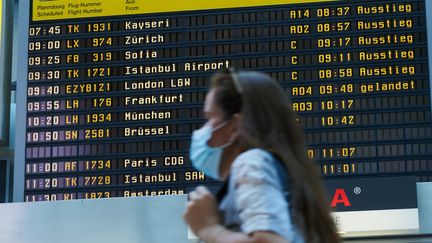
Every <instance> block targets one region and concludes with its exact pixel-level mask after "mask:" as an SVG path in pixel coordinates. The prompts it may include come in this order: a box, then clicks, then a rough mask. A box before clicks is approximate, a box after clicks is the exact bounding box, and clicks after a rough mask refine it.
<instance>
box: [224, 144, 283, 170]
mask: <svg viewBox="0 0 432 243" xmlns="http://www.w3.org/2000/svg"><path fill="white" fill-rule="evenodd" d="M274 162H275V158H274V156H273V155H272V154H271V153H270V152H268V151H266V150H264V149H262V148H252V149H249V150H246V151H244V152H243V153H241V154H240V155H238V156H237V158H236V159H235V160H234V162H233V164H232V172H235V174H237V175H243V176H244V175H250V176H252V175H253V174H261V175H263V174H265V175H270V176H274V175H276V170H275V168H274Z"/></svg>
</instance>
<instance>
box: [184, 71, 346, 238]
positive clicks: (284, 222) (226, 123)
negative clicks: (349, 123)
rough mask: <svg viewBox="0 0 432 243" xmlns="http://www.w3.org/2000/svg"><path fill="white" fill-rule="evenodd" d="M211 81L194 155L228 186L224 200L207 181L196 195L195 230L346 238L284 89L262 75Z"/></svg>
mask: <svg viewBox="0 0 432 243" xmlns="http://www.w3.org/2000/svg"><path fill="white" fill-rule="evenodd" d="M211 81H212V87H211V90H210V91H209V93H208V94H207V97H206V101H205V105H204V114H205V117H206V119H207V123H206V124H205V125H204V126H203V127H202V128H200V129H199V130H197V131H195V132H194V133H193V135H192V143H191V151H190V153H191V154H190V156H191V161H192V163H193V165H194V166H195V167H196V168H197V169H199V170H202V171H204V173H206V175H208V176H211V177H214V178H217V179H220V180H224V181H225V185H224V188H225V190H222V198H221V201H220V203H219V205H218V203H217V200H216V198H215V197H214V196H213V195H212V194H211V193H210V192H209V191H208V190H207V189H206V188H205V187H203V186H200V187H198V188H197V189H196V190H195V191H193V192H191V193H190V194H189V199H190V201H189V203H188V207H187V210H186V212H185V213H184V219H185V221H186V222H187V223H188V224H189V226H190V227H191V229H192V231H193V232H194V233H195V234H196V235H197V236H198V237H199V238H200V239H202V240H204V241H205V242H223V243H228V242H324V243H325V242H332V243H334V242H339V238H338V236H337V234H336V229H335V226H334V223H333V221H332V219H331V217H330V215H329V209H328V203H327V200H326V198H325V196H324V193H323V190H322V188H321V184H320V179H319V175H318V170H317V168H316V165H314V164H313V162H312V161H310V160H308V158H307V155H306V145H305V141H304V138H303V135H302V133H301V131H300V130H299V128H298V124H297V122H296V120H295V116H294V114H293V112H292V111H291V108H290V103H289V101H288V98H287V97H286V96H285V94H284V92H283V90H282V89H281V88H280V87H279V86H278V84H277V83H276V82H275V81H274V80H272V79H271V78H270V77H268V76H267V75H264V74H262V73H258V72H239V73H234V72H229V73H218V74H216V75H214V76H213V77H212V80H211ZM223 192H225V193H223Z"/></svg>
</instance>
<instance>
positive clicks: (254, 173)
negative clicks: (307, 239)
mask: <svg viewBox="0 0 432 243" xmlns="http://www.w3.org/2000/svg"><path fill="white" fill-rule="evenodd" d="M275 163H279V162H278V161H277V160H275V158H274V157H273V156H272V155H271V154H270V153H269V152H267V151H265V150H262V149H257V148H255V149H250V150H248V151H246V152H243V153H242V154H240V155H239V156H238V157H237V158H236V159H235V160H234V162H233V165H232V167H231V171H230V178H229V182H228V191H227V194H226V195H225V197H224V199H223V200H222V202H221V204H220V207H219V209H220V210H221V211H222V212H223V214H224V225H225V226H226V227H228V228H229V229H232V230H237V231H242V232H245V233H248V234H249V233H252V232H254V231H272V232H274V233H276V234H278V235H280V236H282V237H284V238H286V239H288V240H289V241H290V242H294V243H303V242H304V240H303V237H302V235H301V234H300V233H299V232H298V230H297V228H296V226H295V225H293V224H292V221H291V216H290V213H289V205H288V203H287V201H286V199H285V195H284V192H283V187H282V185H281V179H279V176H278V173H277V171H276V169H277V168H278V167H277V166H276V165H275Z"/></svg>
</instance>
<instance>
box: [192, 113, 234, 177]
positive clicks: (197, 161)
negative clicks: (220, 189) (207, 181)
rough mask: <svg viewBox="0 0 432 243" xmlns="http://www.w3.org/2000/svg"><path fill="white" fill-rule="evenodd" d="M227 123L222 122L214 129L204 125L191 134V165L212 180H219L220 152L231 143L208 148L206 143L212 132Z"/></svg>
mask: <svg viewBox="0 0 432 243" xmlns="http://www.w3.org/2000/svg"><path fill="white" fill-rule="evenodd" d="M227 123H228V121H226V122H223V123H222V124H220V125H219V126H217V127H216V128H214V129H212V127H211V126H209V125H204V126H203V127H201V128H200V129H198V130H195V131H194V132H193V133H192V141H191V147H190V159H191V161H192V165H193V166H194V167H195V168H196V169H198V170H201V171H203V172H204V173H205V174H206V175H207V176H210V177H212V178H214V179H220V177H219V164H220V159H221V156H222V152H223V149H224V148H225V147H227V146H229V145H230V144H231V143H227V144H224V145H222V146H220V147H210V146H209V145H208V144H207V142H208V141H209V140H210V138H211V136H212V134H213V132H214V131H216V130H218V129H219V128H221V127H223V126H225V125H226V124H227Z"/></svg>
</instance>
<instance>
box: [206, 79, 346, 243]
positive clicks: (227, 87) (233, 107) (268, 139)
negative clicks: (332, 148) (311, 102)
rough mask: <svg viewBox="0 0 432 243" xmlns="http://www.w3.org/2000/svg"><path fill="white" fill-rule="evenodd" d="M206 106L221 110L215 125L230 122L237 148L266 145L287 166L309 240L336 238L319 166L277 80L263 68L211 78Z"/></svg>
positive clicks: (298, 221) (299, 221)
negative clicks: (263, 70)
mask: <svg viewBox="0 0 432 243" xmlns="http://www.w3.org/2000/svg"><path fill="white" fill-rule="evenodd" d="M206 107H207V108H208V111H207V112H215V111H216V112H218V113H219V115H218V116H211V115H210V116H209V117H212V118H214V117H218V118H214V119H213V121H212V120H211V119H210V120H209V122H210V123H213V126H216V125H218V124H221V123H222V122H227V123H228V125H227V126H226V128H224V130H225V132H226V133H231V135H229V136H231V137H230V140H235V142H236V143H235V144H236V146H239V147H240V148H241V149H242V150H247V149H250V148H263V149H265V150H267V151H269V152H270V153H272V154H273V155H274V156H276V157H277V158H278V159H279V160H280V161H281V162H282V163H283V164H284V166H285V168H286V171H287V173H288V175H289V177H290V185H289V188H290V193H291V196H292V197H291V204H292V206H293V207H292V208H293V212H297V213H296V214H293V221H294V222H295V224H296V225H297V226H298V227H299V228H300V229H301V230H302V231H303V232H304V235H305V239H306V241H307V242H338V241H337V236H336V235H335V229H334V224H333V222H332V221H331V219H330V217H329V214H328V206H327V205H326V204H325V203H323V202H325V201H326V199H325V196H324V193H323V190H322V188H321V184H320V181H319V175H318V173H317V171H318V170H317V168H316V166H315V164H314V163H312V161H310V160H309V159H308V158H307V152H306V144H305V140H304V135H303V133H302V132H301V130H300V128H299V127H298V124H297V121H296V117H295V114H294V113H293V112H292V110H291V104H290V101H289V99H288V97H287V96H286V95H285V93H284V91H283V90H282V88H281V87H280V86H279V85H278V84H277V82H276V81H275V80H273V79H272V78H270V77H269V76H268V75H265V74H263V73H259V72H246V71H244V72H237V73H235V72H234V73H233V72H221V73H217V74H215V75H214V76H213V77H212V79H211V89H210V92H209V94H208V96H207V99H206ZM206 107H205V109H204V111H205V112H206ZM216 120H219V121H216ZM227 136H228V135H227V134H225V136H222V137H225V139H226V137H227ZM222 140H223V139H222ZM222 140H220V141H219V142H218V141H217V139H216V138H215V140H213V139H212V140H210V141H209V145H211V146H219V145H220V143H223V141H222ZM211 143H213V144H211ZM317 237H319V238H317Z"/></svg>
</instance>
